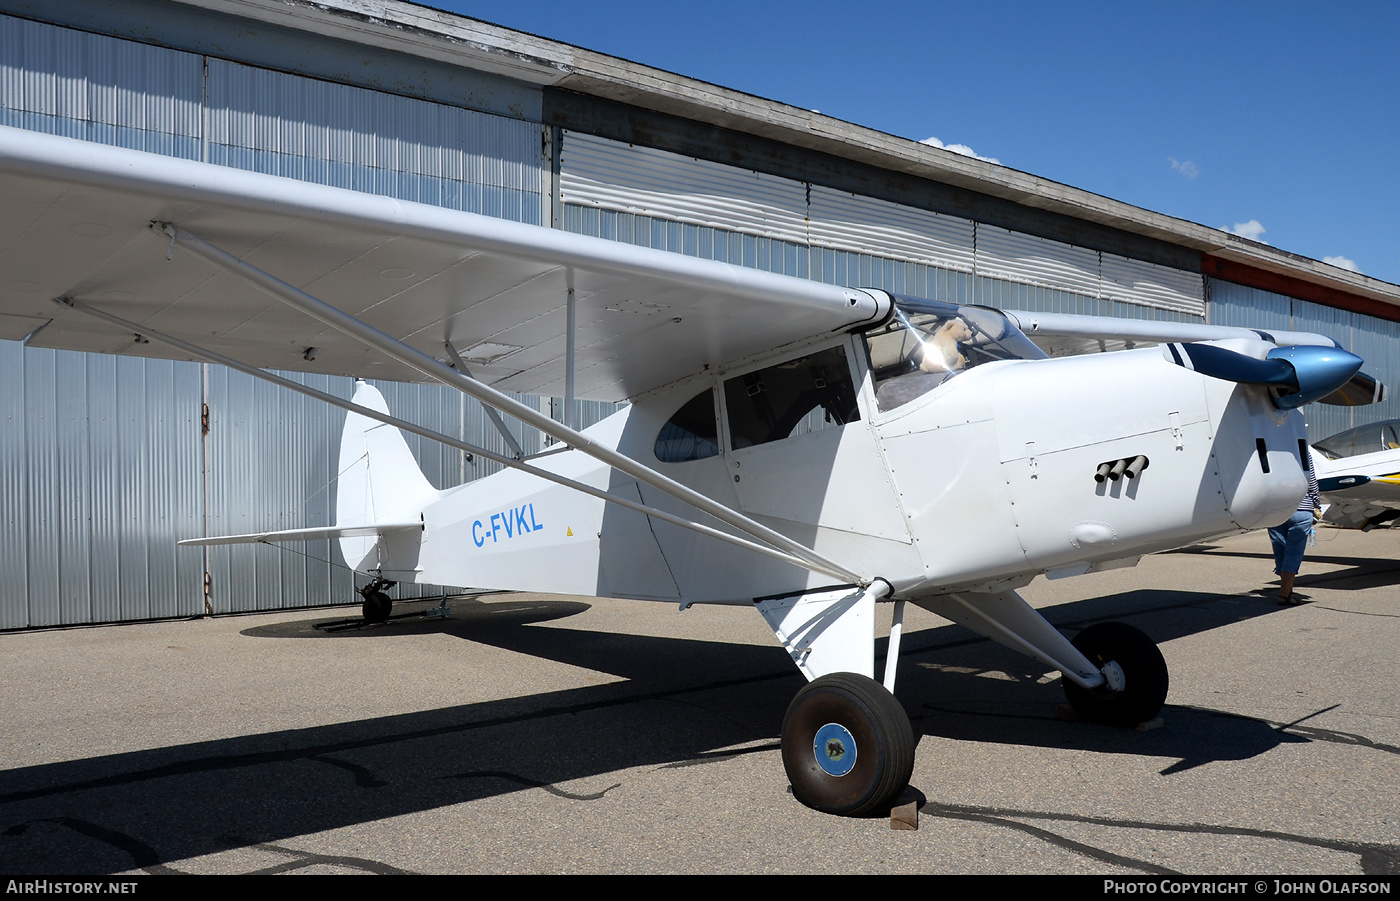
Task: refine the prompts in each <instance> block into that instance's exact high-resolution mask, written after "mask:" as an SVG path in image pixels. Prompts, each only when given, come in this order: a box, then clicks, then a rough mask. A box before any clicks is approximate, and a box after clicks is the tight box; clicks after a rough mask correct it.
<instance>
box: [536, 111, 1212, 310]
mask: <svg viewBox="0 0 1400 901" xmlns="http://www.w3.org/2000/svg"><path fill="white" fill-rule="evenodd" d="M559 195H560V201H561V202H562V204H563V205H564V227H565V228H566V229H570V230H573V231H579V232H582V233H584V234H593V235H600V236H602V237H607V238H612V239H613V240H619V241H627V242H629V243H636V244H645V245H646V246H650V247H664V248H665V249H668V250H678V251H680V252H682V253H690V254H693V255H696V256H705V257H710V256H713V257H714V258H716V259H726V260H728V261H729V262H731V263H739V264H741V265H745V266H758V267H759V268H763V269H771V270H773V271H778V272H785V273H787V274H790V275H797V276H799V277H805V278H816V279H819V280H821V281H828V282H835V283H838V284H844V285H850V286H862V285H863V286H867V287H877V288H886V289H888V290H900V291H904V292H905V293H910V294H923V295H924V296H934V294H933V292H932V291H929V289H927V288H919V287H915V288H908V289H905V288H898V287H895V288H892V287H890V286H891V285H892V284H894V285H909V284H913V285H915V286H921V285H923V286H926V285H929V284H933V285H934V286H935V290H936V289H937V288H939V287H942V286H941V285H940V284H939V283H940V282H941V281H942V280H943V279H944V278H945V276H943V275H937V276H932V277H931V276H930V273H928V272H925V271H924V270H933V271H937V272H939V273H943V272H948V273H952V274H963V273H966V274H970V275H974V276H978V277H983V278H989V279H993V280H997V281H1001V282H1010V283H1015V284H1021V285H1029V286H1032V287H1034V288H1039V289H1045V290H1047V291H1050V292H1056V291H1061V292H1069V293H1071V294H1076V295H1079V296H1083V297H1087V298H1092V299H1096V300H1101V301H1106V302H1109V303H1112V302H1119V303H1121V304H1124V305H1133V304H1137V305H1142V306H1144V307H1148V308H1151V309H1156V310H1162V311H1167V313H1168V314H1171V313H1176V314H1185V315H1186V316H1188V317H1200V316H1201V315H1203V313H1204V308H1205V299H1204V288H1203V283H1202V280H1201V276H1200V275H1199V274H1197V273H1187V272H1182V271H1180V270H1177V269H1171V268H1169V267H1166V266H1159V265H1156V264H1154V263H1148V262H1144V261H1141V260H1128V259H1125V258H1123V257H1117V256H1114V255H1112V254H1104V253H1101V252H1099V251H1097V250H1090V249H1088V248H1084V247H1076V246H1074V245H1072V244H1065V243H1062V242H1059V241H1051V240H1049V239H1047V238H1040V237H1036V236H1035V235H1029V234H1024V233H1021V232H1015V231H1011V230H1009V229H1006V228H1000V227H997V226H990V225H986V224H984V223H978V222H973V221H971V220H968V219H961V218H959V217H956V216H948V215H944V214H941V213H934V212H930V211H928V210H922V209H918V208H915V207H910V206H905V205H902V204H897V203H891V202H889V201H885V200H878V199H876V198H872V197H861V196H858V195H854V194H850V193H847V192H842V191H835V190H832V189H830V188H826V187H823V186H821V185H815V184H810V183H807V182H802V181H798V180H796V179H789V178H780V177H778V176H775V175H769V174H766V173H762V172H754V171H751V170H748V169H740V168H736V167H732V166H725V165H722V164H720V163H714V162H709V161H707V160H700V159H695V158H693V157H687V156H683V155H681V154H677V153H670V152H668V151H663V150H655V149H652V148H648V147H639V146H637V145H634V144H625V143H622V142H619V141H611V140H608V139H606V138H600V137H597V136H594V135H587V134H581V133H579V132H573V131H566V132H564V133H563V139H562V149H561V151H560V162H559ZM735 198H739V199H738V200H737V201H736V200H735ZM628 217H631V218H628ZM843 254H853V255H854V257H853V258H848V257H844V256H843ZM804 256H805V257H807V259H805V260H804V259H803V257H804ZM877 261H885V262H887V263H889V264H890V265H885V263H882V262H877ZM852 264H854V265H855V268H854V269H852V268H851V267H852ZM909 264H914V265H917V266H919V267H921V268H919V269H908V268H906V267H907V266H908V265H909ZM867 272H869V273H870V276H869V278H868V279H867V280H864V281H862V280H861V279H862V278H864V277H865V274H866V273H867ZM883 277H888V280H883V281H882V280H881V279H882V278H883ZM926 291H929V293H925V292H926ZM1038 293H1039V292H1033V293H1032V296H1036V295H1037V294H1038ZM938 296H940V297H944V296H948V295H946V294H944V293H939V294H938ZM974 302H977V303H981V302H982V301H980V300H978V301H974ZM1035 309H1039V307H1036V308H1035ZM1148 315H1150V316H1155V315H1156V314H1148ZM1173 318H1174V317H1173Z"/></svg>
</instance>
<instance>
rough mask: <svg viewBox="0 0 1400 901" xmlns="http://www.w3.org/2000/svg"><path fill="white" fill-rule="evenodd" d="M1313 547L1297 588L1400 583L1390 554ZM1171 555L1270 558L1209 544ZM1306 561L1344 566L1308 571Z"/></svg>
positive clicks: (1397, 565)
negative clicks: (1335, 551)
mask: <svg viewBox="0 0 1400 901" xmlns="http://www.w3.org/2000/svg"><path fill="white" fill-rule="evenodd" d="M1313 551H1314V549H1313V548H1309V549H1308V553H1307V554H1306V555H1305V556H1304V557H1303V567H1302V569H1301V570H1300V571H1299V573H1298V580H1297V582H1296V584H1297V585H1298V587H1300V588H1327V589H1332V590H1337V591H1365V590H1367V589H1371V588H1384V587H1387V586H1392V585H1400V562H1397V561H1396V560H1394V559H1393V558H1390V557H1343V556H1337V555H1331V554H1327V553H1314V552H1313ZM1167 553H1173V554H1205V555H1207V556H1211V557H1241V558H1246V559H1255V560H1272V559H1273V556H1272V555H1271V554H1264V553H1259V552H1250V551H1235V550H1228V551H1227V550H1221V549H1219V548H1216V547H1213V546H1198V547H1191V548H1183V549H1181V550H1179V551H1169V552H1167ZM1309 564H1312V565H1314V566H1342V567H1346V568H1345V569H1338V570H1333V571H1331V572H1325V573H1319V572H1311V573H1310V572H1308V568H1309Z"/></svg>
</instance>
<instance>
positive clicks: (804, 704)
mask: <svg viewBox="0 0 1400 901" xmlns="http://www.w3.org/2000/svg"><path fill="white" fill-rule="evenodd" d="M782 744H783V766H784V768H785V769H786V770H787V775H788V781H789V782H791V783H792V793H793V795H794V796H795V797H796V798H797V800H799V801H801V802H802V803H803V804H806V805H807V806H808V807H812V808H815V809H817V810H820V811H822V812H824V813H834V814H841V815H844V816H864V815H866V814H871V813H875V812H877V811H883V812H888V811H889V808H890V807H891V806H892V805H893V804H894V802H895V800H896V799H897V798H898V797H899V796H900V794H901V793H902V792H903V791H904V789H905V787H907V786H908V785H909V777H910V775H912V774H913V772H914V730H913V728H912V727H911V726H910V725H909V716H908V714H906V713H905V712H904V707H903V706H902V705H901V704H900V703H899V701H897V700H895V697H894V695H892V694H890V693H889V692H888V691H886V690H885V688H884V686H882V685H880V683H878V682H876V681H875V680H874V679H871V678H869V677H867V676H862V675H859V674H857V673H831V674H830V675H826V676H822V677H821V678H819V679H814V680H813V681H811V682H809V683H808V684H807V685H806V686H805V687H803V689H802V690H801V691H799V692H798V693H797V696H796V697H795V698H793V699H792V704H791V705H789V706H788V710H787V715H786V716H784V717H783V740H782Z"/></svg>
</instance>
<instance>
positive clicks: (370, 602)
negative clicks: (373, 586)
mask: <svg viewBox="0 0 1400 901" xmlns="http://www.w3.org/2000/svg"><path fill="white" fill-rule="evenodd" d="M361 594H362V595H363V596H364V599H365V602H364V603H363V604H361V605H360V614H361V615H362V616H363V617H364V618H365V622H370V623H382V622H384V620H386V619H388V618H389V611H390V610H393V609H394V602H393V601H391V600H389V596H388V595H387V594H385V593H384V592H382V591H378V590H375V591H364V592H361Z"/></svg>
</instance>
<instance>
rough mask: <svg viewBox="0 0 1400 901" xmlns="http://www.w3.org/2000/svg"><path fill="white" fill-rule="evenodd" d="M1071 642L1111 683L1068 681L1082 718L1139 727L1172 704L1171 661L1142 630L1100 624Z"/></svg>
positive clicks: (1069, 695)
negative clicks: (1083, 684)
mask: <svg viewBox="0 0 1400 901" xmlns="http://www.w3.org/2000/svg"><path fill="white" fill-rule="evenodd" d="M1071 643H1072V644H1073V645H1074V646H1075V647H1076V648H1078V649H1079V652H1080V653H1081V654H1083V655H1084V656H1085V657H1088V658H1089V661H1090V662H1091V663H1093V664H1094V666H1095V667H1096V668H1097V669H1098V670H1099V671H1100V672H1102V673H1103V674H1104V675H1105V676H1106V677H1107V679H1108V681H1107V683H1105V684H1104V685H1102V686H1100V687H1099V688H1093V689H1089V688H1082V687H1081V686H1078V685H1075V684H1074V683H1073V682H1071V681H1069V680H1068V679H1065V680H1063V681H1064V686H1065V696H1066V697H1067V698H1068V699H1069V703H1070V705H1071V706H1073V707H1074V710H1075V712H1076V713H1078V714H1079V716H1080V718H1081V719H1085V720H1089V721H1091V722H1095V723H1105V724H1107V725H1110V726H1136V725H1138V724H1139V723H1145V722H1147V721H1148V720H1150V719H1152V718H1153V717H1155V716H1156V715H1157V712H1158V711H1160V710H1161V709H1162V705H1163V704H1164V703H1165V702H1166V700H1167V684H1168V678H1167V661H1166V660H1165V659H1164V658H1163V657H1162V652H1161V651H1159V650H1157V645H1156V644H1154V643H1153V642H1152V639H1150V638H1148V637H1147V635H1146V634H1145V633H1144V632H1143V631H1142V630H1141V629H1135V628H1133V627H1132V626H1130V625H1128V624H1127V623H1095V624H1094V625H1092V626H1090V627H1089V628H1087V629H1085V630H1084V631H1083V632H1080V633H1079V634H1078V635H1076V636H1075V637H1074V640H1073V641H1072V642H1071Z"/></svg>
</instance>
